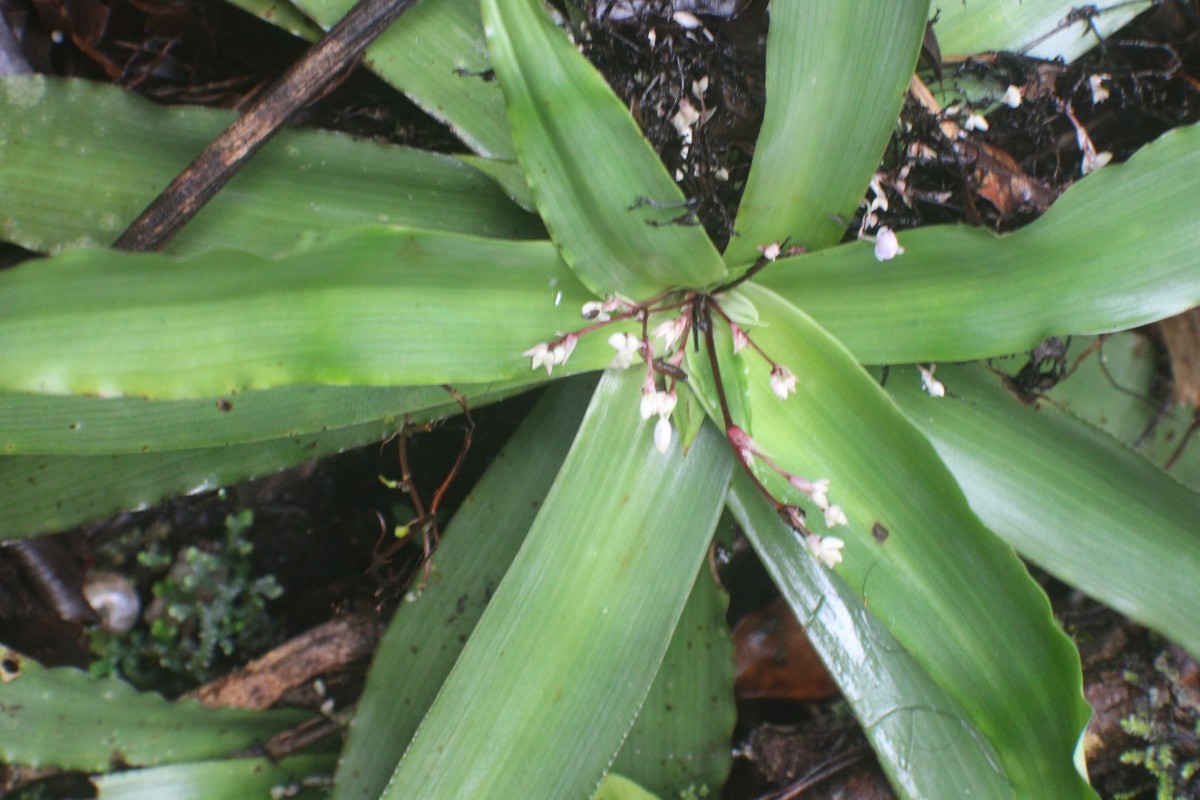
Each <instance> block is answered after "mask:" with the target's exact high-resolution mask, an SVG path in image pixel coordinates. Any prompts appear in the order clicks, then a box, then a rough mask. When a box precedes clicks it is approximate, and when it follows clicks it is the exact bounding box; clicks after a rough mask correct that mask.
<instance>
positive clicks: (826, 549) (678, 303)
mask: <svg viewBox="0 0 1200 800" xmlns="http://www.w3.org/2000/svg"><path fill="white" fill-rule="evenodd" d="M759 249H760V251H761V252H762V254H763V256H762V258H760V259H759V262H758V263H757V264H756V265H755V267H754V268H753V269H752V270H750V271H749V272H747V273H746V274H745V275H744V276H742V277H741V278H739V279H737V280H735V281H732V282H730V283H728V284H725V285H723V286H720V287H717V288H716V289H714V290H712V291H711V292H707V293H705V292H698V291H668V292H663V293H662V294H659V295H656V296H654V297H652V298H650V299H649V300H647V301H645V302H642V303H637V302H634V301H632V300H630V299H628V298H625V297H621V296H619V295H610V296H608V297H607V298H605V299H604V300H603V301H591V302H587V303H584V304H583V308H582V311H581V314H582V316H583V318H584V319H585V320H587V321H588V322H589V323H590V324H588V325H586V326H585V327H583V328H580V329H579V330H576V331H572V332H569V333H566V334H563V335H562V336H560V337H559V338H558V339H555V340H552V341H549V342H541V343H539V344H537V345H534V346H533V347H531V348H530V349H528V350H526V351H525V352H524V353H523V355H524V356H525V357H527V358H529V359H531V361H532V368H533V369H537V368H538V367H544V368H545V369H546V373H547V374H550V373H551V372H552V371H553V369H554V367H556V366H562V365H564V364H566V362H567V359H569V358H570V357H571V352H572V351H573V350H574V349H575V345H576V344H577V343H578V342H579V339H580V338H581V337H583V336H587V335H588V334H591V333H594V332H596V331H598V330H600V329H602V328H604V327H606V326H609V325H613V324H616V323H621V322H630V321H632V322H635V323H639V324H640V325H641V334H640V335H636V334H633V333H628V332H624V331H623V332H618V333H613V334H612V335H611V336H609V338H608V343H609V345H610V346H612V348H613V349H614V350H615V351H616V353H615V355H614V356H613V361H612V365H611V366H612V367H614V368H619V369H628V368H629V367H631V366H632V365H633V363H634V361H635V359H637V358H640V359H641V361H642V363H643V364H644V365H645V368H646V377H645V380H644V382H643V383H642V398H641V402H640V413H641V417H642V419H643V420H648V419H650V418H651V417H653V416H655V415H658V421H657V422H656V423H655V425H654V445H655V447H656V448H657V450H658V451H659V452H660V453H665V452H667V449H668V448H669V447H670V445H671V438H672V436H673V431H672V426H671V422H670V419H671V414H672V412H673V411H674V410H675V406H676V404H677V402H678V395H677V393H676V387H677V385H678V383H679V382H681V381H687V379H688V376H687V373H686V372H685V371H684V369H683V367H682V364H683V360H684V356H685V354H686V346H687V340H688V335H687V334H688V332H689V331H690V332H691V338H692V343H693V347H694V348H696V350H699V348H700V339H701V338H703V339H704V346H705V349H706V351H707V353H708V360H709V364H710V366H711V368H712V375H713V383H714V386H715V387H716V394H717V401H718V405H719V407H720V410H721V417H722V422H723V424H724V426H725V438H726V440H728V442H729V445H730V447H731V448H732V450H733V453H734V455H735V457H736V458H737V460H738V463H739V464H740V465H741V467H742V469H743V470H744V471H745V472H746V474H747V475H748V476H749V477H750V480H751V481H752V482H753V483H754V485H755V486H756V487H758V490H759V491H760V492H761V493H762V494H763V496H764V497H766V498H767V500H769V501H770V502H771V503H772V504H773V505H774V506H775V510H776V512H777V513H778V514H779V515H780V517H782V518H783V520H784V521H785V522H787V524H788V525H790V526H791V527H792V529H793V530H795V531H796V532H797V533H798V534H799V535H801V536H802V537H803V538H804V542H805V545H806V547H807V548H808V550H809V551H810V552H811V553H812V554H813V555H814V556H815V557H817V558H818V559H820V560H821V561H822V562H823V563H824V564H826V565H827V566H829V567H832V566H834V565H835V564H838V563H840V562H841V560H842V554H841V549H842V547H843V546H844V545H845V542H844V541H843V540H841V539H839V538H837V537H836V536H819V535H817V534H815V533H813V532H812V531H811V530H809V528H808V526H807V524H806V516H805V512H804V509H803V508H801V507H800V506H798V505H795V504H793V503H788V502H784V501H783V500H780V499H779V498H778V497H777V496H776V495H775V493H774V492H772V491H771V490H770V489H769V488H768V487H767V486H766V484H764V483H763V482H762V480H760V479H759V477H758V476H757V475H756V474H755V469H754V467H755V465H756V463H757V464H760V465H762V466H765V467H768V468H769V469H771V470H773V471H775V472H777V473H778V474H779V475H780V476H782V477H783V479H784V480H786V481H787V483H788V484H789V485H790V486H791V487H792V488H794V489H795V490H797V491H798V492H800V493H801V494H802V495H804V496H805V497H807V498H808V499H809V500H810V501H811V502H812V503H813V504H814V505H816V507H817V508H819V509H820V510H821V512H822V513H823V515H824V518H825V525H826V526H827V527H830V528H832V527H834V526H837V525H845V524H847V519H846V515H845V513H844V512H843V511H842V509H841V507H840V506H838V505H837V504H835V503H830V502H829V498H828V493H829V481H828V480H826V479H820V480H810V479H808V478H805V477H803V476H800V475H794V474H792V473H790V472H788V471H787V470H785V469H783V468H782V467H780V466H779V465H778V464H777V463H776V462H775V461H774V460H772V459H771V457H770V456H769V455H768V454H767V453H766V452H765V451H764V449H763V448H762V447H760V446H759V444H758V443H757V442H755V441H754V439H753V438H752V437H751V436H750V434H749V433H748V432H747V431H746V430H744V429H743V428H742V427H740V426H739V425H738V424H737V423H735V422H734V420H733V418H732V415H731V413H730V410H729V403H728V402H727V400H726V397H725V388H724V385H723V383H722V381H721V368H720V364H719V363H718V359H717V355H716V346H715V343H714V339H713V318H714V315H715V316H716V317H718V318H720V319H721V320H723V321H724V322H725V323H726V324H727V325H728V326H729V330H730V333H731V335H732V337H733V352H734V355H737V354H738V353H740V352H741V351H742V350H744V349H745V348H747V347H749V348H751V349H752V350H754V351H755V352H756V353H758V354H759V355H760V356H761V357H762V358H763V359H764V360H765V361H766V362H767V364H768V365H769V366H770V368H771V372H770V384H771V391H772V392H774V394H775V396H776V397H778V398H779V399H780V400H786V399H787V398H788V395H790V394H794V393H795V391H796V375H795V373H793V372H792V371H791V370H790V369H788V367H786V366H785V365H783V364H780V363H778V362H777V361H776V360H775V359H773V358H772V357H771V356H770V355H768V354H767V352H766V351H764V350H763V349H762V348H761V347H760V346H759V345H758V344H757V343H756V342H755V341H754V339H753V338H752V337H751V336H750V335H749V334H748V333H747V332H746V330H745V329H744V328H743V327H742V326H740V325H739V324H738V323H737V321H736V320H735V319H734V316H735V315H734V314H731V313H728V312H727V311H726V310H725V309H724V308H722V305H721V299H722V296H723V295H724V294H725V293H726V292H728V291H729V290H730V289H733V288H734V287H736V286H737V285H738V284H740V283H742V281H744V280H746V279H747V278H749V277H751V275H753V274H754V273H755V272H757V271H758V269H760V268H761V267H762V266H764V265H765V264H767V263H770V262H771V261H774V260H775V259H776V258H778V257H779V255H780V254H781V253H782V252H784V250H783V247H782V246H781V245H779V244H772V245H768V246H765V247H762V248H759ZM796 252H802V250H799V249H798V248H793V249H791V250H788V251H787V254H789V255H792V254H794V253H796ZM652 317H653V318H656V319H662V318H663V317H665V319H663V321H662V322H659V324H657V325H656V326H655V327H654V329H653V330H651V329H650V322H651V318H652ZM655 342H657V346H656V344H655Z"/></svg>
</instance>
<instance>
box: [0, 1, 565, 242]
mask: <svg viewBox="0 0 1200 800" xmlns="http://www.w3.org/2000/svg"><path fill="white" fill-rule="evenodd" d="M434 5H436V4H434ZM232 118H233V116H232V114H231V113H230V112H228V111H221V110H217V109H203V108H164V107H162V106H157V105H154V104H152V103H150V102H148V101H146V100H145V99H143V98H141V97H138V96H137V95H134V94H133V93H131V92H129V91H126V90H124V89H121V88H119V87H117V86H109V85H104V84H98V83H93V82H91V81H81V80H61V79H54V78H48V77H45V76H26V77H9V78H5V79H3V80H0V164H3V165H4V169H2V170H0V233H2V234H3V236H4V238H5V239H8V240H9V241H12V242H15V243H17V244H19V245H21V246H22V247H26V248H29V249H32V250H46V251H58V250H61V249H65V248H73V247H81V246H85V245H89V244H90V245H107V244H108V243H109V242H111V241H112V240H113V239H115V238H116V237H117V234H119V233H120V232H121V229H122V228H124V227H125V225H126V224H128V223H129V222H132V221H133V219H134V218H135V217H136V216H137V215H138V213H140V212H141V210H142V209H143V208H145V206H146V204H148V203H149V202H150V201H151V200H153V199H154V196H155V195H156V194H157V193H158V192H159V191H160V190H161V189H162V188H163V187H164V186H166V185H167V183H168V182H169V181H170V180H171V179H172V178H173V177H174V176H175V175H176V173H178V172H179V171H180V170H181V169H183V168H184V167H186V166H187V165H188V163H189V162H190V161H191V160H192V159H193V158H195V157H196V155H197V154H198V153H199V152H200V151H201V150H202V149H203V148H204V147H205V145H207V144H208V142H209V141H210V140H211V139H213V138H214V137H216V136H217V135H218V134H219V133H220V132H221V131H222V130H223V129H224V128H225V126H226V125H228V124H229V122H230V121H231V120H232ZM383 223H388V224H394V225H401V226H405V227H410V228H418V229H428V230H443V231H454V232H459V233H469V234H472V235H476V236H495V237H508V238H527V237H537V236H541V235H544V232H543V231H542V230H541V225H540V223H539V222H538V221H537V220H536V219H535V218H534V217H532V216H530V215H529V214H526V213H523V212H522V211H521V210H520V209H519V208H517V207H516V206H514V205H513V204H512V203H511V202H509V201H508V200H507V199H506V198H505V196H504V195H503V194H502V193H501V192H499V191H498V190H497V189H496V187H495V186H493V185H492V183H491V182H490V181H489V180H488V179H487V178H486V177H484V176H483V175H481V174H480V173H479V172H477V171H475V170H474V169H472V168H470V167H467V166H464V165H463V164H462V163H461V162H460V161H458V160H457V159H455V158H453V157H451V156H445V155H439V154H435V153H426V152H424V151H420V150H413V149H409V148H404V147H396V146H386V145H380V144H377V143H375V142H369V141H356V140H354V139H351V138H349V137H347V136H344V135H341V134H334V133H327V132H324V131H299V130H284V131H280V132H279V133H278V134H277V135H276V136H275V138H274V139H273V140H272V141H271V142H270V143H269V144H268V145H267V146H266V147H264V148H263V150H262V151H261V152H260V153H258V154H257V155H256V156H255V157H254V159H253V160H252V161H251V162H250V163H249V164H247V165H246V167H245V168H244V169H243V170H241V171H240V172H238V174H237V175H236V176H235V177H234V178H233V180H232V181H230V183H229V184H228V185H227V186H226V187H225V188H224V189H222V190H221V192H220V193H218V194H217V196H216V197H215V198H213V200H212V202H211V203H209V204H208V205H207V206H206V207H205V208H204V209H203V210H202V211H201V212H200V213H199V214H198V215H197V217H196V218H195V219H194V220H193V221H192V222H190V223H189V224H188V225H187V226H186V227H185V228H184V229H183V230H182V231H181V232H180V233H179V235H178V236H177V237H176V238H175V239H173V240H172V242H171V244H170V246H169V248H168V252H172V253H180V254H181V253H192V252H197V251H200V250H212V249H215V248H224V247H232V248H235V249H239V250H247V251H251V252H256V253H262V254H264V255H273V254H275V253H279V252H283V251H286V250H292V249H294V248H295V247H296V245H297V244H298V243H299V242H301V241H303V239H304V238H305V237H310V238H311V237H317V236H324V235H328V234H330V233H333V232H336V231H339V230H342V229H344V228H348V227H355V226H362V225H375V224H383Z"/></svg>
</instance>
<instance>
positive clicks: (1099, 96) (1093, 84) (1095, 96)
mask: <svg viewBox="0 0 1200 800" xmlns="http://www.w3.org/2000/svg"><path fill="white" fill-rule="evenodd" d="M1111 77H1112V76H1111V75H1108V74H1107V73H1103V72H1102V73H1099V74H1098V75H1088V88H1089V89H1091V90H1092V103H1093V104H1096V103H1103V102H1104V101H1105V100H1107V99H1108V98H1109V93H1108V89H1106V88H1105V87H1104V82H1105V81H1106V80H1108V79H1109V78H1111Z"/></svg>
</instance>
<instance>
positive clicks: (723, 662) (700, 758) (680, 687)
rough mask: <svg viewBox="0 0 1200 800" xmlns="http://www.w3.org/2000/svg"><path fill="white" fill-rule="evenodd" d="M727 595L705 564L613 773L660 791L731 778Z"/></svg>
mask: <svg viewBox="0 0 1200 800" xmlns="http://www.w3.org/2000/svg"><path fill="white" fill-rule="evenodd" d="M728 608H729V597H728V595H726V594H725V592H724V591H722V590H721V588H720V587H719V586H717V583H716V581H715V580H713V577H712V573H711V572H710V571H709V567H708V564H703V565H701V567H700V574H699V575H698V576H697V577H696V582H695V583H694V584H693V585H692V593H691V594H690V595H689V596H688V601H687V604H686V605H685V606H684V607H683V614H682V615H681V616H680V618H679V624H678V625H677V626H676V627H675V633H674V635H673V636H672V637H671V644H670V646H669V647H668V648H667V653H666V655H665V656H663V663H662V666H661V667H660V668H659V670H658V674H657V675H655V676H654V683H653V684H652V685H651V686H650V692H649V693H648V694H647V695H646V702H645V703H643V704H642V709H641V711H639V712H638V716H637V720H636V721H635V722H634V723H633V727H632V728H631V729H630V731H629V735H628V736H627V737H625V742H624V743H623V744H622V745H621V752H620V753H618V754H617V759H616V761H614V762H613V765H612V771H611V772H610V773H609V774H610V775H611V774H613V773H620V774H621V775H623V776H625V777H627V778H631V779H633V780H635V781H636V782H637V783H638V784H639V785H641V786H643V787H645V788H646V789H648V790H650V791H652V792H654V793H655V794H656V795H658V796H660V797H665V798H673V797H684V796H687V795H688V792H689V791H690V792H691V793H692V794H693V796H699V797H703V796H704V792H705V791H708V792H709V793H710V794H712V793H715V792H716V791H717V789H718V788H719V787H720V786H722V785H723V784H724V783H725V780H726V778H728V777H729V770H730V768H731V767H732V765H733V756H732V753H731V752H730V748H729V742H730V739H731V738H732V736H733V725H734V722H735V721H736V717H737V707H736V705H735V703H734V698H733V640H732V638H731V637H730V636H729V625H728V623H726V621H725V612H726V611H727V610H728Z"/></svg>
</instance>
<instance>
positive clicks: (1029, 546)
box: [888, 365, 1200, 653]
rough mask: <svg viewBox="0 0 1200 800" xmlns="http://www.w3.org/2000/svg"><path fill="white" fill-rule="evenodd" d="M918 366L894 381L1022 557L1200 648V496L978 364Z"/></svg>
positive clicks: (978, 505) (974, 503) (905, 406)
mask: <svg viewBox="0 0 1200 800" xmlns="http://www.w3.org/2000/svg"><path fill="white" fill-rule="evenodd" d="M937 375H938V379H939V380H941V381H943V382H944V383H945V385H946V387H947V389H948V390H949V392H950V394H949V396H947V397H944V398H932V397H929V396H928V395H926V394H925V393H924V392H922V391H921V388H920V386H921V384H920V379H919V376H918V375H917V373H916V370H913V369H911V368H905V369H901V370H897V371H895V372H894V373H893V374H892V376H891V378H890V380H889V381H888V388H889V390H890V392H891V394H892V396H893V397H894V398H895V399H896V402H897V403H899V404H900V408H901V410H903V411H904V413H905V415H907V416H908V418H909V419H910V420H912V422H913V423H914V424H915V425H916V426H917V427H918V428H920V429H921V430H922V431H924V433H925V435H926V436H928V437H929V439H930V441H931V442H933V445H934V447H936V448H937V451H938V454H939V455H940V456H941V457H942V459H943V460H945V462H946V465H947V466H949V467H950V469H951V471H952V472H954V474H955V476H956V477H957V478H958V480H959V483H960V484H961V485H962V487H963V491H964V492H965V493H966V495H967V500H968V501H969V502H970V503H971V507H972V508H973V509H974V510H975V513H977V514H978V515H979V517H980V519H982V520H983V521H984V523H985V524H986V525H987V526H988V527H989V528H991V529H992V530H993V531H995V532H996V533H997V534H999V535H1000V536H1001V537H1002V538H1003V539H1004V540H1005V541H1007V542H1008V543H1009V544H1011V545H1012V546H1013V547H1015V548H1016V549H1017V551H1018V552H1020V553H1021V555H1023V556H1025V557H1026V558H1028V559H1030V560H1032V561H1034V562H1035V563H1037V564H1038V565H1039V566H1041V567H1043V568H1044V569H1045V570H1046V571H1048V572H1050V573H1051V574H1053V575H1055V576H1056V577H1058V578H1060V579H1062V580H1064V581H1066V582H1067V583H1069V584H1071V585H1072V586H1075V587H1077V588H1079V589H1081V590H1082V591H1084V592H1086V593H1087V594H1088V595H1090V596H1092V597H1095V598H1096V599H1097V600H1100V601H1101V602H1103V603H1104V604H1105V605H1108V606H1110V607H1111V608H1113V609H1116V610H1117V611H1119V612H1120V613H1122V614H1125V615H1126V616H1129V617H1132V618H1133V619H1136V620H1138V621H1139V622H1142V623H1144V624H1146V625H1149V626H1150V627H1152V628H1155V629H1156V630H1159V631H1160V632H1162V633H1163V634H1165V635H1166V636H1168V637H1170V638H1171V639H1172V640H1174V641H1177V642H1179V643H1180V644H1182V645H1183V646H1184V647H1186V648H1188V649H1189V650H1190V651H1191V652H1193V653H1200V617H1197V615H1196V597H1197V594H1196V576H1197V575H1200V538H1198V537H1197V536H1196V520H1197V519H1200V494H1197V493H1195V492H1193V491H1191V490H1189V489H1187V488H1185V487H1183V486H1180V485H1179V484H1178V483H1176V482H1175V481H1174V480H1172V479H1171V478H1170V477H1168V476H1167V475H1166V474H1164V473H1163V472H1162V470H1160V469H1158V468H1157V467H1155V466H1154V465H1152V464H1150V463H1149V462H1147V461H1146V460H1145V459H1143V458H1141V457H1140V456H1137V455H1135V454H1134V453H1133V452H1132V451H1130V450H1128V449H1126V448H1125V447H1124V446H1123V445H1122V444H1120V443H1119V442H1117V441H1116V440H1115V439H1113V438H1112V437H1110V436H1109V435H1107V434H1105V433H1103V432H1102V431H1099V430H1096V429H1095V428H1092V427H1091V426H1089V425H1087V424H1085V423H1083V422H1081V421H1080V420H1078V419H1076V418H1075V417H1072V416H1071V415H1070V414H1068V413H1066V412H1064V411H1061V410H1059V409H1058V408H1056V407H1055V406H1054V405H1053V404H1051V403H1046V402H1039V403H1038V404H1037V407H1030V406H1026V405H1022V404H1021V403H1018V402H1017V401H1016V400H1014V399H1013V398H1012V397H1011V396H1009V394H1008V393H1007V392H1005V391H1004V389H1003V388H1001V387H1000V386H999V385H998V381H997V380H996V378H995V376H993V375H992V374H991V373H990V372H988V371H987V370H985V369H984V368H983V367H980V366H962V367H955V366H950V365H942V366H940V367H939V368H938V372H937Z"/></svg>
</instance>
